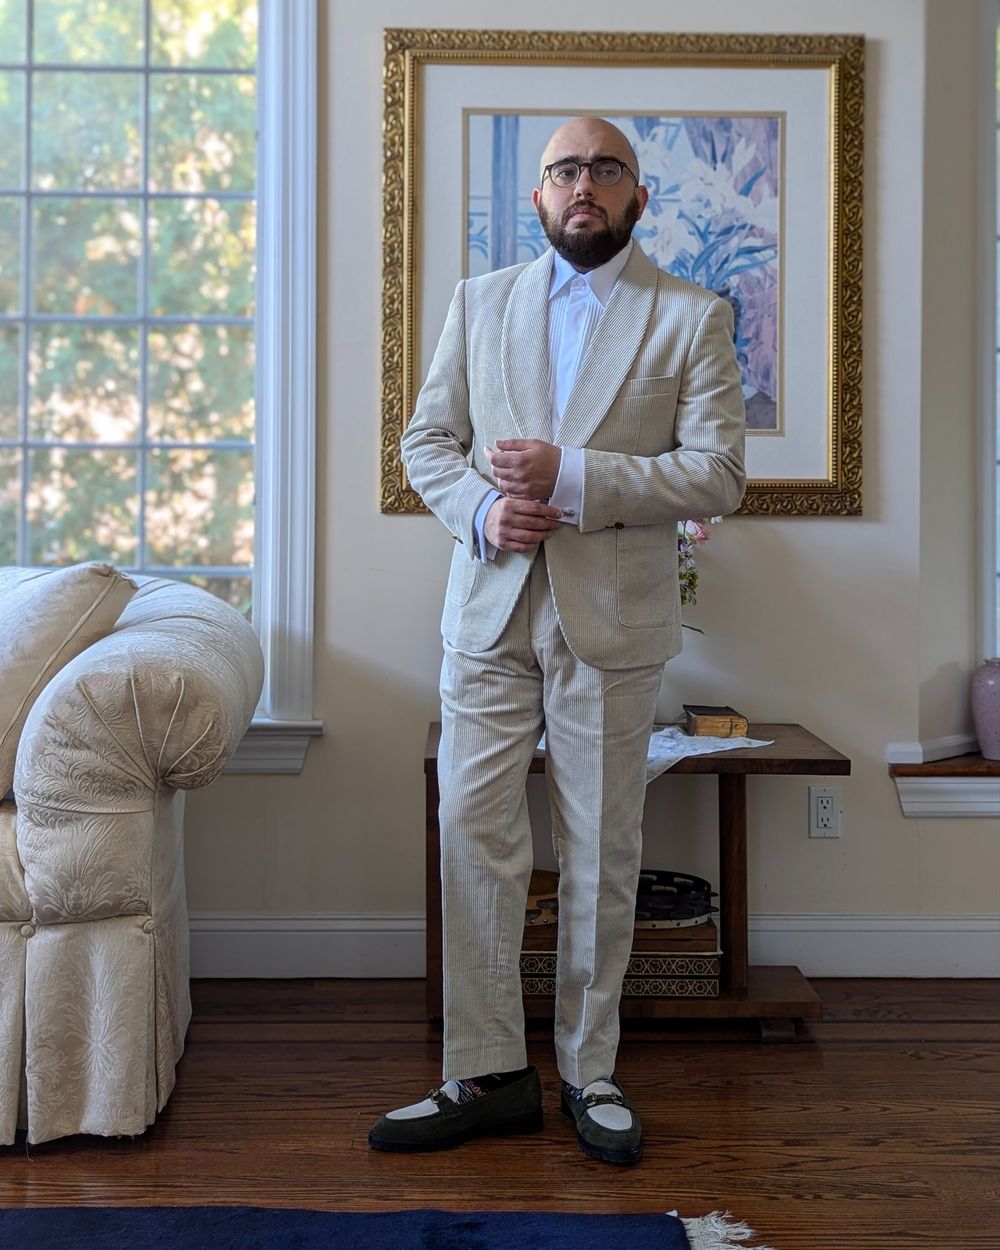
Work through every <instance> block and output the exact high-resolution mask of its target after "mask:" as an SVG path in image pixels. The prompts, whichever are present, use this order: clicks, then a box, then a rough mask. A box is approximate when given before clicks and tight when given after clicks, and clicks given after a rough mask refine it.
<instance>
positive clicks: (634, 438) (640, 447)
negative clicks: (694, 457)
mask: <svg viewBox="0 0 1000 1250" xmlns="http://www.w3.org/2000/svg"><path fill="white" fill-rule="evenodd" d="M677 387H678V382H677V378H632V379H631V380H630V382H629V383H626V384H625V386H624V387H623V388H622V391H621V393H620V394H619V398H618V407H619V411H620V412H621V414H622V419H623V421H624V423H625V424H626V425H627V427H628V429H629V431H630V434H631V438H630V450H631V451H632V453H633V454H634V455H637V456H660V455H662V454H663V453H664V452H665V451H672V450H673V449H674V447H675V446H676V445H677V440H676V439H675V438H674V425H675V421H676V416H677Z"/></svg>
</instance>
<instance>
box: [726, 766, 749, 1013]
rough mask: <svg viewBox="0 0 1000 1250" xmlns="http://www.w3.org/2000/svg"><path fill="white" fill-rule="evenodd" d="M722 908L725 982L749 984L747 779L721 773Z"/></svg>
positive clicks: (737, 985)
mask: <svg viewBox="0 0 1000 1250" xmlns="http://www.w3.org/2000/svg"><path fill="white" fill-rule="evenodd" d="M719 896H720V898H719V906H720V909H721V912H722V916H721V930H722V980H723V983H724V984H725V985H726V986H728V987H729V988H730V989H738V990H742V989H746V985H747V962H748V961H747V779H746V775H745V774H743V773H720V774H719Z"/></svg>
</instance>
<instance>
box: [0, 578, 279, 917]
mask: <svg viewBox="0 0 1000 1250" xmlns="http://www.w3.org/2000/svg"><path fill="white" fill-rule="evenodd" d="M137 580H140V582H141V585H140V589H139V591H138V592H137V594H136V595H135V596H134V597H133V599H132V600H131V602H130V603H129V605H128V607H127V608H126V609H125V611H124V612H123V613H122V615H121V616H120V617H119V619H118V623H117V624H116V626H115V628H114V630H113V632H112V633H110V634H108V635H107V636H106V637H104V638H102V639H101V640H100V641H98V642H96V643H94V644H93V645H92V646H91V647H88V649H87V650H86V651H85V652H83V653H82V654H81V655H79V656H77V657H76V659H75V660H73V661H71V662H70V663H69V664H67V665H66V667H65V668H64V669H62V670H61V671H60V672H59V673H58V674H57V675H56V677H55V678H53V680H52V681H51V682H50V683H49V684H48V686H47V687H46V688H45V690H44V691H43V692H42V694H41V696H40V697H39V699H38V701H37V703H36V704H35V706H34V708H33V709H32V711H31V714H30V715H29V717H28V720H27V722H26V724H25V727H24V731H23V733H22V736H21V740H20V743H19V745H18V752H17V760H16V765H15V771H14V793H15V796H16V799H17V804H18V832H17V841H18V851H19V854H20V856H21V862H22V864H23V866H24V870H25V881H26V885H27V887H28V892H29V895H30V896H31V897H32V901H33V904H34V907H35V909H36V915H37V916H38V918H39V919H49V920H58V919H77V918H82V917H83V916H86V917H87V918H89V919H93V918H97V917H100V916H109V915H121V914H136V913H140V914H141V913H142V912H144V911H146V910H148V906H149V899H150V897H151V892H152V890H153V888H154V885H153V882H152V875H153V865H154V860H155V850H154V848H153V847H152V845H151V840H152V828H153V824H154V822H153V812H154V807H155V805H156V804H157V803H158V802H164V801H167V799H168V797H169V796H168V795H167V794H166V793H165V791H167V790H174V789H185V790H192V789H197V788H198V787H200V786H204V785H207V784H208V783H209V782H210V781H212V780H213V779H214V778H215V777H217V776H218V775H219V773H221V772H222V770H223V768H224V767H225V765H226V763H227V761H228V760H229V759H230V757H231V756H232V754H233V752H234V751H235V750H236V748H237V746H238V745H239V742H240V739H241V738H242V736H243V734H244V732H245V731H246V728H247V726H248V725H249V723H250V719H251V717H252V716H253V712H254V708H255V706H256V703H257V699H258V697H259V695H260V690H261V685H262V682H263V656H262V654H261V649H260V645H259V643H258V641H257V638H256V635H255V634H254V632H253V630H252V629H251V628H250V626H249V625H248V624H247V622H246V621H245V620H244V619H243V618H242V617H241V616H240V615H239V614H238V613H237V612H235V611H234V610H233V609H232V608H230V607H228V606H227V605H226V604H224V603H223V602H222V601H221V600H219V599H216V598H215V597H214V596H212V595H210V594H208V593H207V592H205V591H202V590H199V589H197V588H196V587H192V586H186V585H183V584H181V583H176V582H169V581H164V580H142V579H137ZM60 863H61V865H62V871H60V868H59V865H60ZM56 879H59V880H60V881H61V885H60V888H59V890H58V891H57V893H56V894H55V895H53V894H52V892H51V890H50V889H48V888H46V886H45V885H44V884H43V881H47V882H49V883H52V882H53V881H54V880H56ZM69 882H73V883H75V885H74V886H73V887H69V886H68V883H69ZM33 885H34V886H35V887H36V888H32V887H33ZM39 913H42V914H39ZM45 913H48V914H45ZM67 913H68V914H67Z"/></svg>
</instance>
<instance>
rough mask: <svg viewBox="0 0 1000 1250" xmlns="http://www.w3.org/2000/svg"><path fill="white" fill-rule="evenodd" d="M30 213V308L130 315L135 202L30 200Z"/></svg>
mask: <svg viewBox="0 0 1000 1250" xmlns="http://www.w3.org/2000/svg"><path fill="white" fill-rule="evenodd" d="M32 211H33V214H34V222H33V229H32V236H33V241H34V273H35V290H34V297H35V298H34V304H35V311H36V312H43V313H73V314H75V315H77V316H84V317H101V316H105V317H106V316H109V315H111V316H115V315H119V314H123V315H125V316H133V317H134V316H135V315H136V313H137V312H138V311H139V252H140V246H141V242H140V224H141V206H140V202H139V201H138V200H125V199H120V200H119V199H113V200H109V199H93V200H87V199H81V200H71V199H56V198H53V199H44V200H36V201H35V202H34V207H33V210H32Z"/></svg>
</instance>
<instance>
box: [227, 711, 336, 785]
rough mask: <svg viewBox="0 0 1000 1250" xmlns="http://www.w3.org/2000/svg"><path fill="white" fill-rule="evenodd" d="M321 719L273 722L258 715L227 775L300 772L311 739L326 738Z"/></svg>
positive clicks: (237, 749)
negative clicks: (323, 736)
mask: <svg viewBox="0 0 1000 1250" xmlns="http://www.w3.org/2000/svg"><path fill="white" fill-rule="evenodd" d="M323 732H324V725H323V722H322V721H321V720H299V721H290V720H270V719H268V718H267V717H264V716H255V717H254V719H253V721H252V723H251V725H250V728H249V729H248V730H247V731H246V733H245V734H244V735H243V741H242V742H241V743H240V745H239V746H238V747H237V748H236V754H235V755H234V756H233V758H232V759H231V760H230V761H229V763H228V764H227V765H226V767H225V772H227V773H300V772H301V771H302V766H303V765H304V763H305V759H306V751H307V750H308V749H309V740H310V738H319V737H321V736H322V735H323Z"/></svg>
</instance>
